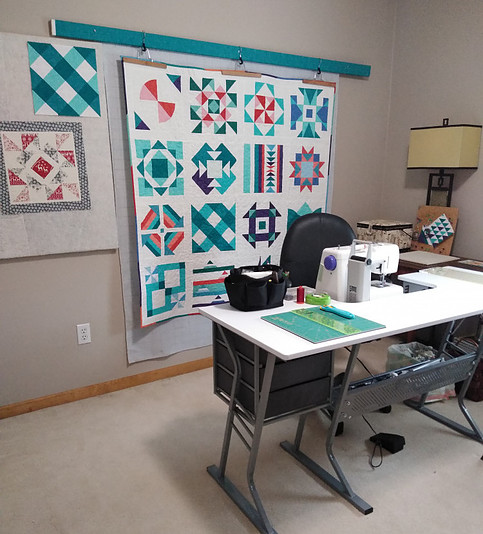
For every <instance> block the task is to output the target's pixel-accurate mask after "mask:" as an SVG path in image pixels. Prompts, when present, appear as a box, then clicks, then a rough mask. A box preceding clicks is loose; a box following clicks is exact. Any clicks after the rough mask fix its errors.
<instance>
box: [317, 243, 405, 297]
mask: <svg viewBox="0 0 483 534" xmlns="http://www.w3.org/2000/svg"><path fill="white" fill-rule="evenodd" d="M398 264H399V248H398V246H397V245H395V244H392V243H372V242H370V241H361V240H358V239H354V241H353V242H352V244H351V245H347V246H341V247H333V248H326V249H324V250H323V252H322V258H321V260H320V267H319V272H318V274H317V284H316V287H315V292H316V293H317V294H320V293H323V292H324V291H325V292H326V293H328V294H329V295H330V297H331V298H333V299H335V300H338V301H340V302H363V301H365V300H372V299H374V298H378V297H382V296H387V295H388V294H389V293H391V294H393V293H399V292H402V289H401V287H400V286H393V285H392V284H391V283H390V282H387V280H386V276H387V275H388V274H391V273H395V272H396V271H397V268H398ZM373 274H375V275H378V276H379V279H378V280H374V281H372V275H373Z"/></svg>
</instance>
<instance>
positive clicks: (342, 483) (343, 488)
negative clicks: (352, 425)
mask: <svg viewBox="0 0 483 534" xmlns="http://www.w3.org/2000/svg"><path fill="white" fill-rule="evenodd" d="M358 353H359V345H354V346H353V347H352V348H351V351H350V356H349V361H348V362H347V367H346V370H345V374H344V380H343V382H342V385H341V393H340V395H339V398H338V400H337V403H336V406H335V410H334V414H333V416H332V422H331V425H330V428H329V432H328V435H327V439H326V444H325V448H326V452H327V456H328V457H329V460H330V463H331V464H332V467H333V468H334V471H335V473H336V475H337V478H336V477H334V476H333V475H332V474H330V473H329V472H328V471H326V470H325V469H323V468H322V467H321V466H320V465H319V464H317V463H316V462H314V461H313V460H312V459H311V458H309V457H308V456H307V455H305V454H304V453H303V452H302V451H301V450H300V441H301V438H302V432H303V425H304V423H305V418H304V419H303V420H302V419H301V420H300V421H299V426H298V428H297V435H296V439H295V444H293V445H292V444H291V443H289V442H288V441H283V442H282V443H281V444H280V446H281V447H282V448H283V449H284V450H285V451H287V452H288V453H289V454H291V455H292V456H293V457H294V458H295V459H297V460H298V461H299V462H300V463H301V464H302V465H304V466H305V467H306V468H307V469H308V470H309V471H311V472H312V473H313V474H314V475H315V476H316V477H317V478H319V479H320V480H322V482H325V484H327V485H328V486H329V487H331V488H332V489H333V490H334V491H336V492H337V493H338V494H339V495H341V496H342V497H344V499H346V500H347V501H349V502H350V503H351V504H352V505H353V506H355V507H356V508H357V509H358V510H359V511H361V512H362V513H363V514H365V515H367V514H370V513H371V512H372V511H373V508H372V506H371V505H370V504H368V503H367V502H366V501H364V500H363V499H362V498H361V497H359V495H357V494H356V493H354V491H353V490H352V488H351V487H350V484H349V482H348V481H347V479H346V478H345V476H344V473H343V471H342V469H341V467H340V465H339V463H338V461H337V459H336V457H335V455H334V453H333V450H332V446H333V442H334V437H335V435H336V431H337V425H338V424H339V422H340V421H343V420H344V419H345V417H346V414H345V413H344V404H345V402H346V401H345V397H346V394H347V390H348V388H349V384H350V377H351V375H352V370H353V368H354V364H355V361H356V359H357V355H358Z"/></svg>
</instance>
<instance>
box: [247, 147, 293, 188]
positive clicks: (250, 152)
mask: <svg viewBox="0 0 483 534" xmlns="http://www.w3.org/2000/svg"><path fill="white" fill-rule="evenodd" d="M252 179H253V193H281V192H282V180H283V145H261V144H255V145H253V147H252V146H251V145H249V144H246V145H245V149H244V176H243V192H244V193H250V191H251V189H250V182H251V181H252Z"/></svg>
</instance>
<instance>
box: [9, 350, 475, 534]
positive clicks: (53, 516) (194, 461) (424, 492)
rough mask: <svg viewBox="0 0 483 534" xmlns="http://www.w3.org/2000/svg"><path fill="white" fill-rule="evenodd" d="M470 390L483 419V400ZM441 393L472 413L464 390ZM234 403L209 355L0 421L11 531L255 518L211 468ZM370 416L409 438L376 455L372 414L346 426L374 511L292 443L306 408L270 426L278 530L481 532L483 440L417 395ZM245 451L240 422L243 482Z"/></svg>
mask: <svg viewBox="0 0 483 534" xmlns="http://www.w3.org/2000/svg"><path fill="white" fill-rule="evenodd" d="M379 343H380V342H379ZM375 347H376V345H375V344H373V343H371V344H369V345H368V346H367V347H365V348H364V349H363V354H362V357H363V356H364V352H365V351H368V350H369V351H370V352H371V353H377V352H378V351H379V353H380V354H379V360H378V361H379V364H377V365H375V367H376V369H375V371H377V370H378V369H377V367H378V365H379V366H380V365H382V363H381V362H383V360H382V355H383V354H385V352H386V346H385V345H384V344H383V345H382V346H381V347H379V348H376V349H375ZM363 359H364V361H365V363H366V364H368V361H369V365H370V364H372V363H374V362H376V360H377V358H376V357H375V356H374V357H373V356H369V357H367V358H363ZM467 404H468V408H469V410H470V412H471V413H472V414H473V416H474V417H475V419H476V421H477V422H478V424H479V425H480V427H483V403H481V402H480V403H473V402H470V401H468V403H467ZM433 406H435V405H433ZM436 407H437V409H438V410H440V411H441V412H442V413H444V414H446V415H447V416H450V417H453V416H454V415H457V416H458V415H459V411H458V408H457V401H456V399H451V400H449V401H445V402H440V403H437V406H436ZM225 415H226V406H225V404H224V403H223V402H221V401H220V399H218V398H217V397H215V396H214V395H213V393H212V376H211V370H210V369H207V370H203V371H198V372H195V373H191V374H188V375H183V376H179V377H176V378H171V379H166V380H162V381H158V382H154V383H151V384H146V385H143V386H138V387H135V388H131V389H126V390H123V391H119V392H116V393H112V394H108V395H104V396H100V397H96V398H92V399H86V400H82V401H78V402H75V403H71V404H66V405H63V406H58V407H53V408H48V409H45V410H40V411H38V412H34V413H30V414H25V415H21V416H18V417H13V418H10V419H5V420H2V421H0V533H2V534H31V533H32V534H33V533H35V534H55V533H62V534H101V533H102V534H124V533H130V534H132V533H134V534H151V533H152V534H154V533H156V534H171V533H173V534H177V533H181V532H183V533H188V534H190V533H200V534H201V533H207V534H227V533H230V534H238V533H240V534H243V533H254V532H256V529H255V528H254V527H253V526H252V524H251V523H250V521H249V520H248V519H246V518H245V516H244V515H243V514H242V513H241V512H240V511H239V510H238V509H237V508H236V507H235V505H234V504H233V503H232V502H231V501H230V499H229V498H228V497H227V496H226V495H225V494H224V493H223V492H222V491H221V489H220V488H219V487H218V486H217V484H216V483H215V481H214V480H213V479H212V478H211V477H210V476H209V475H208V474H207V472H206V467H207V466H208V465H211V464H214V463H215V464H216V463H218V460H219V453H220V448H221V441H222V437H223V430H224V422H225ZM367 419H368V421H369V422H370V423H371V425H372V426H373V427H374V428H375V430H376V431H377V432H392V433H397V434H402V435H404V437H405V439H406V446H405V447H404V449H403V450H402V451H401V452H398V453H397V454H389V453H384V457H383V463H382V465H381V466H380V467H379V468H377V469H374V468H372V467H371V466H370V464H369V458H370V456H371V454H372V450H373V445H372V444H371V443H370V442H369V441H368V438H369V437H370V435H371V434H372V431H371V430H370V428H369V427H368V426H367V424H366V423H365V422H364V420H363V419H362V418H355V419H353V420H351V421H350V422H349V423H347V424H346V425H345V431H344V434H343V435H342V436H339V437H338V438H337V439H336V445H335V454H336V456H337V458H338V460H339V462H340V463H341V465H342V468H343V469H344V472H345V475H346V477H347V478H348V480H349V482H350V483H351V485H352V487H353V489H354V490H355V491H356V492H357V493H358V494H359V495H360V496H361V497H362V498H363V499H364V500H366V501H367V502H369V503H370V504H371V505H372V506H373V507H374V512H373V513H372V514H369V515H367V516H364V515H362V514H361V513H360V512H358V511H357V510H355V509H354V508H353V507H352V506H350V505H349V504H348V503H347V502H346V501H344V500H343V499H342V498H341V497H339V496H338V495H336V494H334V493H333V492H332V491H331V490H329V489H328V488H327V487H325V486H324V485H323V484H321V483H319V482H318V481H316V480H315V479H314V478H313V477H312V476H311V475H309V474H308V473H307V472H306V471H305V470H304V469H303V468H302V467H301V466H299V465H298V464H297V463H296V461H295V460H294V459H293V458H292V457H291V456H289V455H288V454H287V453H286V452H284V451H283V450H282V449H281V448H280V446H279V443H280V442H281V441H283V440H285V439H288V440H292V439H293V436H294V432H295V428H296V422H297V420H296V419H295V418H290V419H287V420H284V421H280V422H278V423H276V424H273V425H268V426H266V427H265V429H264V432H263V439H262V446H261V450H260V456H259V461H258V464H257V470H256V481H257V484H258V489H259V491H260V494H261V496H262V499H263V500H264V504H265V507H266V510H267V513H268V515H269V517H270V519H271V520H272V523H273V525H274V528H275V529H276V531H277V532H278V533H279V534H295V533H304V534H312V533H314V534H315V533H317V534H319V533H322V532H328V533H329V532H338V533H341V534H345V533H354V532H357V533H358V534H366V533H367V534H375V533H384V532H391V533H393V534H408V533H410V534H419V533H424V534H443V533H444V534H446V533H456V532H464V533H465V534H479V533H481V532H482V529H483V522H482V520H483V508H482V502H483V501H482V498H483V461H482V460H481V456H482V454H483V447H482V445H481V444H479V443H476V442H475V441H471V440H469V439H467V438H465V437H463V436H461V435H459V434H456V433H455V432H453V431H451V430H449V429H447V428H446V427H444V426H441V425H439V424H438V423H436V422H434V421H432V420H430V419H428V418H426V417H424V416H423V415H421V414H418V413H417V412H414V411H412V410H411V409H409V408H407V407H405V406H404V405H395V406H393V409H392V412H391V413H390V414H383V413H380V412H377V413H371V414H368V415H367ZM459 420H460V421H461V422H462V417H460V418H459ZM327 428H328V421H327V420H326V419H325V418H324V417H323V416H321V415H320V414H319V413H314V414H311V415H310V416H309V418H308V424H307V428H306V433H305V434H304V439H303V442H302V449H303V450H304V451H305V452H307V453H308V454H309V455H310V456H311V457H313V458H314V459H316V460H317V461H318V462H320V463H321V464H322V465H324V466H327V465H328V461H327V459H326V458H325V456H324V450H325V449H324V439H325V432H326V430H327ZM246 459H247V452H246V450H245V448H244V447H243V446H242V445H241V443H240V441H239V440H238V438H237V437H236V436H235V437H234V438H233V440H232V450H231V453H230V458H229V463H228V473H227V474H228V475H229V476H230V477H231V479H232V480H233V481H234V482H235V483H237V484H238V483H239V484H244V480H245V477H244V465H245V464H244V462H245V461H246Z"/></svg>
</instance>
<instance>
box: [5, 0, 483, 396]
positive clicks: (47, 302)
mask: <svg viewBox="0 0 483 534" xmlns="http://www.w3.org/2000/svg"><path fill="white" fill-rule="evenodd" d="M140 6H142V9H140ZM0 10H1V13H0V31H4V32H12V33H23V34H31V35H39V36H42V35H43V36H45V35H48V21H49V20H50V19H51V18H56V19H61V20H69V21H74V22H85V23H89V24H99V25H105V26H111V27H118V28H127V29H132V30H139V31H142V30H144V31H146V32H153V33H161V34H166V35H173V36H177V37H186V38H192V39H199V40H204V41H214V42H220V43H226V44H232V45H236V46H241V47H243V46H247V47H251V48H260V49H266V50H274V51H279V52H287V53H294V54H301V55H309V56H314V57H323V58H327V59H335V60H341V61H351V62H356V63H366V64H370V65H372V72H371V76H370V77H369V78H368V79H355V78H350V77H344V78H342V79H341V83H340V85H339V117H338V124H337V153H336V158H335V168H334V171H335V181H334V192H333V204H332V207H333V212H335V213H337V214H339V215H341V216H343V217H345V218H346V219H347V220H348V221H349V222H350V223H351V224H352V225H353V226H355V224H356V222H357V221H359V220H362V219H368V218H375V217H379V216H385V217H388V218H401V219H404V220H410V221H411V220H413V219H414V215H415V212H416V209H417V206H418V205H419V204H420V203H423V202H424V200H425V182H426V178H425V176H424V174H423V176H422V178H421V177H419V178H418V177H416V175H413V174H409V173H407V171H406V169H405V157H406V150H407V137H408V132H409V128H410V127H412V126H420V125H427V124H433V123H439V122H440V120H441V119H442V118H443V117H450V119H451V120H452V121H453V122H473V123H479V124H481V123H482V113H483V106H482V98H483V96H482V95H483V86H482V85H483V78H482V75H481V73H482V72H483V65H482V62H483V59H482V58H483V56H481V54H480V53H479V51H481V50H482V49H483V46H482V45H483V42H482V39H483V36H482V35H481V27H483V20H482V17H483V4H482V3H481V2H480V1H479V0H461V1H460V2H456V3H455V2H451V1H450V0H426V1H425V2H420V1H417V0H399V1H396V0H364V1H363V2H362V1H360V0H338V1H335V0H299V1H298V2H294V1H293V0H263V1H261V0H245V1H244V2H239V1H236V2H235V1H233V0H224V1H221V0H205V1H203V2H198V1H196V0H179V1H177V2H173V1H172V0H144V1H143V2H142V3H141V4H139V3H134V2H129V1H127V0H119V1H116V2H114V1H112V0H104V1H103V2H99V1H98V0H96V1H94V0H84V1H83V2H72V1H71V2H65V0H64V1H61V0H49V2H31V1H26V0H0ZM247 14H249V15H247ZM396 15H397V19H396ZM395 28H396V32H395V31H394V29H395ZM394 44H395V46H394ZM393 56H394V70H393V68H392V67H393ZM0 118H1V110H0ZM412 173H416V174H417V173H418V171H412ZM478 174H479V171H478V172H477V173H474V174H473V175H472V176H467V177H466V179H464V181H463V182H462V183H459V184H458V187H457V191H456V192H455V196H454V203H453V204H454V205H458V206H459V207H460V208H461V210H462V215H461V223H460V228H459V229H458V236H457V239H456V243H455V250H457V251H458V253H459V254H466V255H472V256H477V257H479V258H480V259H483V257H482V252H481V250H482V247H481V239H482V237H481V235H482V234H481V228H482V226H483V225H482V224H481V222H482V220H481V208H480V205H479V203H480V202H481V199H483V190H482V188H483V181H482V180H481V176H478ZM475 224H476V225H478V224H479V226H476V227H475ZM472 228H473V229H475V228H476V229H477V230H478V232H475V231H473V230H472ZM475 237H476V239H479V240H480V241H479V248H477V252H475V248H474V247H473V245H472V239H474V238H475ZM0 288H1V298H0V340H1V342H0V353H1V356H0V405H3V404H9V403H12V402H17V401H21V400H25V399H29V398H34V397H38V396H42V395H47V394H50V393H55V392H59V391H64V390H67V389H70V388H75V387H80V386H84V385H88V384H93V383H97V382H101V381H105V380H110V379H114V378H119V377H122V376H126V375H129V374H133V373H138V372H143V371H147V370H150V369H155V368H159V367H162V366H167V365H174V364H176V363H181V362H183V361H188V360H190V359H194V358H198V357H204V356H207V355H209V354H210V351H209V348H205V349H201V350H196V351H188V352H186V353H183V354H178V355H174V356H172V357H169V358H166V359H164V360H160V361H150V362H142V363H139V364H135V365H131V366H128V365H127V357H126V347H125V340H124V322H123V311H122V296H121V281H120V272H119V262H118V255H117V252H115V251H111V252H104V253H92V254H81V255H59V256H50V257H43V258H28V259H24V260H17V261H13V260H12V261H2V262H0ZM79 322H90V323H91V327H92V337H93V342H92V343H91V344H90V345H84V346H78V345H77V343H76V337H75V324H77V323H79Z"/></svg>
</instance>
